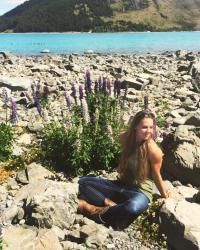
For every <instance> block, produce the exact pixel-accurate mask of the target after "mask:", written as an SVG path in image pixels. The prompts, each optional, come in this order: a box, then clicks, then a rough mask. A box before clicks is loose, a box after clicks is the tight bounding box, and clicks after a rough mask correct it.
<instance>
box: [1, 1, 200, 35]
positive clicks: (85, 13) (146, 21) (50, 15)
mask: <svg viewBox="0 0 200 250" xmlns="http://www.w3.org/2000/svg"><path fill="white" fill-rule="evenodd" d="M199 29H200V0H29V1H26V2H24V3H23V4H21V5H19V6H17V7H16V8H14V9H12V10H11V11H9V12H7V13H6V14H4V15H3V16H1V17H0V32H66V31H90V30H92V31H96V32H98V31H99V32H102V31H167V30H169V31H170V30H199Z"/></svg>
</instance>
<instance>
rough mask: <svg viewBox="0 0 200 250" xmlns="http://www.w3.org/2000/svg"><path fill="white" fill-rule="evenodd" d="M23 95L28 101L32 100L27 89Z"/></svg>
mask: <svg viewBox="0 0 200 250" xmlns="http://www.w3.org/2000/svg"><path fill="white" fill-rule="evenodd" d="M24 95H25V97H26V98H27V100H29V101H30V102H31V101H32V99H31V97H30V95H29V93H28V92H27V91H26V92H24Z"/></svg>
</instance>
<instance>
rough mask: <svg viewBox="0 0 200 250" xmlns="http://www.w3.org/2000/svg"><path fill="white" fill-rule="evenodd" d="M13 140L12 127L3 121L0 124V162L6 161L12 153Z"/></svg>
mask: <svg viewBox="0 0 200 250" xmlns="http://www.w3.org/2000/svg"><path fill="white" fill-rule="evenodd" d="M13 141H14V131H13V128H12V127H11V126H10V125H8V124H5V123H1V124H0V162H2V161H6V160H8V159H9V157H10V156H11V154H12V143H13Z"/></svg>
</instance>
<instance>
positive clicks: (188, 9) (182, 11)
mask: <svg viewBox="0 0 200 250" xmlns="http://www.w3.org/2000/svg"><path fill="white" fill-rule="evenodd" d="M112 8H113V10H114V16H113V17H111V18H103V19H104V21H114V22H117V21H122V20H123V21H131V22H133V23H141V24H150V25H151V26H152V27H155V28H158V29H159V28H160V29H170V28H175V27H177V28H180V27H181V22H182V21H184V22H188V23H195V24H196V29H199V26H200V1H199V3H197V2H196V1H195V0H182V1H180V0H151V1H150V5H149V7H148V8H145V9H142V10H130V11H126V12H121V11H122V9H123V2H122V1H116V2H115V3H114V4H112Z"/></svg>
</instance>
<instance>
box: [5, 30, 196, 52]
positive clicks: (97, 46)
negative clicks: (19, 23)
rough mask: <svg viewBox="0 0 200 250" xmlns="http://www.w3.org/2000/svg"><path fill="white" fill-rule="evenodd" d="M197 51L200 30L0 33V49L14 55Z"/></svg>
mask: <svg viewBox="0 0 200 250" xmlns="http://www.w3.org/2000/svg"><path fill="white" fill-rule="evenodd" d="M179 49H185V50H189V51H200V32H119V33H55V34H54V33H25V34H24V33H23V34H22V33H18V34H3V33H2V34H0V51H10V52H12V53H14V54H17V55H37V54H40V52H41V51H43V50H49V51H50V52H51V53H58V54H63V53H64V54H70V53H78V54H83V53H84V52H85V51H87V50H93V51H94V52H98V53H122V54H126V53H148V52H150V53H160V52H163V51H175V50H179Z"/></svg>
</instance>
